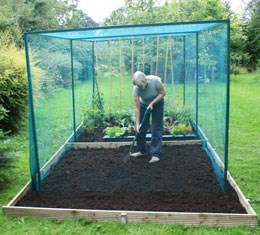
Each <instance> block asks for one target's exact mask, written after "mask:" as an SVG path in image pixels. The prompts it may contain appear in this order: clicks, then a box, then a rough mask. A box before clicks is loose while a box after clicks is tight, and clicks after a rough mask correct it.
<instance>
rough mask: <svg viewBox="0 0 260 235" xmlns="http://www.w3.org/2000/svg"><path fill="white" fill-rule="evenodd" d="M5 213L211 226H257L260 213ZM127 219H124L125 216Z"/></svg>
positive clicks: (44, 210)
mask: <svg viewBox="0 0 260 235" xmlns="http://www.w3.org/2000/svg"><path fill="white" fill-rule="evenodd" d="M3 210H4V214H5V215H12V216H23V217H24V216H31V217H40V218H51V219H72V218H85V219H88V220H93V221H99V222H104V221H112V222H119V221H121V222H123V223H126V222H127V223H136V222H153V223H166V224H168V223H175V224H185V225H196V226H200V225H207V226H225V227H228V226H257V224H258V220H257V216H253V215H247V214H221V213H216V214H215V213H184V212H149V211H111V210H110V211H109V210H80V209H57V208H35V207H8V206H5V207H4V208H3ZM122 218H123V219H122Z"/></svg>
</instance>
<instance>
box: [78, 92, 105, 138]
mask: <svg viewBox="0 0 260 235" xmlns="http://www.w3.org/2000/svg"><path fill="white" fill-rule="evenodd" d="M83 112H84V113H83V117H84V118H83V127H84V128H85V131H86V133H93V132H94V131H95V128H103V127H104V118H105V113H104V100H103V97H102V95H100V94H97V92H95V93H94V94H93V98H92V104H91V105H90V106H87V107H85V108H84V110H83Z"/></svg>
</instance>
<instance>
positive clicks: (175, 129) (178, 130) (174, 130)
mask: <svg viewBox="0 0 260 235" xmlns="http://www.w3.org/2000/svg"><path fill="white" fill-rule="evenodd" d="M170 133H171V134H172V135H180V134H183V135H187V134H191V133H192V127H191V125H190V124H188V125H185V124H178V125H172V126H171V129H170Z"/></svg>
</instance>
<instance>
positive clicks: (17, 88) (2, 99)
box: [0, 38, 27, 133]
mask: <svg viewBox="0 0 260 235" xmlns="http://www.w3.org/2000/svg"><path fill="white" fill-rule="evenodd" d="M1 39H2V38H1ZM3 41H4V40H3ZM3 41H1V43H0V103H1V104H2V105H3V108H5V109H6V110H8V115H5V117H4V118H3V119H2V120H0V129H2V130H4V131H9V130H10V131H11V132H13V133H15V132H17V131H18V130H19V128H20V127H21V124H22V123H23V121H24V120H25V117H26V110H27V79H26V64H25V56H24V53H23V51H22V50H20V49H17V48H16V47H15V45H14V44H13V43H11V44H7V43H5V42H3Z"/></svg>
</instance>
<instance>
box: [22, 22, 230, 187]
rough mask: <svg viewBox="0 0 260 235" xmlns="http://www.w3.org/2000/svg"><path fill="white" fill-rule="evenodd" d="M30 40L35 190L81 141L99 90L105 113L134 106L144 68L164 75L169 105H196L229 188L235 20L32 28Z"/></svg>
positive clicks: (196, 121) (197, 125) (198, 128)
mask: <svg viewBox="0 0 260 235" xmlns="http://www.w3.org/2000/svg"><path fill="white" fill-rule="evenodd" d="M25 43H26V49H27V50H26V52H27V66H28V79H29V85H30V84H31V88H30V86H29V94H30V96H29V99H30V100H29V101H30V102H29V104H30V109H29V112H30V120H29V121H30V129H29V132H30V166H31V177H32V186H33V188H34V189H36V190H40V182H41V180H40V179H39V175H41V178H44V177H45V176H46V175H47V174H48V171H49V170H50V169H51V168H52V165H53V164H50V163H48V161H49V160H50V158H51V157H52V156H53V155H54V154H55V153H58V154H56V155H58V156H60V157H62V155H63V154H64V152H65V151H64V149H63V148H61V147H62V146H63V144H64V143H65V142H66V141H67V142H68V143H70V142H74V141H76V139H77V136H78V134H79V133H80V130H81V129H80V127H81V124H82V120H83V117H84V111H86V108H87V107H89V106H91V104H92V98H93V92H94V91H97V90H98V91H99V95H100V97H101V99H102V100H103V101H104V109H105V110H104V111H105V112H117V111H124V110H130V111H133V98H132V82H131V77H132V74H133V73H134V72H135V71H136V70H140V71H143V72H144V73H146V74H156V75H158V76H160V77H161V79H162V81H163V83H164V86H165V89H166V94H167V95H166V97H165V109H166V111H170V110H172V109H176V107H177V108H178V107H179V106H184V107H186V108H187V109H189V112H191V123H192V125H193V128H194V131H195V134H196V135H197V136H199V137H200V138H201V139H202V141H203V148H204V149H205V151H207V153H208V155H209V156H210V157H211V159H212V162H213V165H214V167H215V170H216V173H217V175H218V178H219V181H220V183H221V185H222V186H223V188H225V183H226V173H227V156H228V154H227V144H228V105H229V94H228V93H229V21H207V22H190V23H188V22H185V23H169V24H153V25H133V26H117V27H116V26H114V27H99V28H87V29H74V30H63V31H45V32H32V33H27V34H25ZM35 67H37V68H38V69H35ZM66 146H69V145H66ZM214 155H215V156H217V157H218V158H219V159H220V160H221V161H222V162H223V164H224V165H223V167H221V166H220V165H221V164H220V165H219V163H216V162H215V160H214V159H215V158H213V157H212V156H214ZM44 165H45V167H44V169H45V171H43V170H42V171H41V172H40V169H41V168H42V167H43V166H44ZM46 166H47V167H46Z"/></svg>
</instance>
